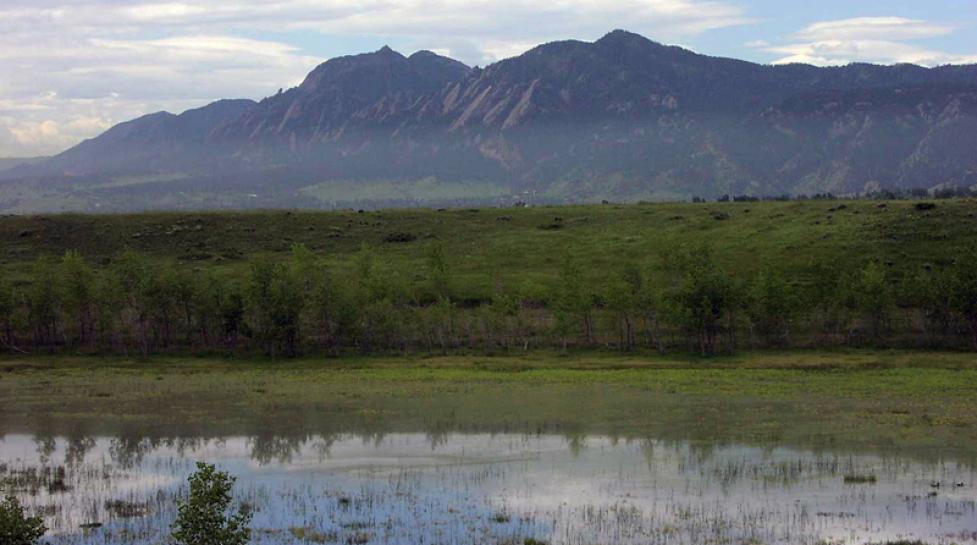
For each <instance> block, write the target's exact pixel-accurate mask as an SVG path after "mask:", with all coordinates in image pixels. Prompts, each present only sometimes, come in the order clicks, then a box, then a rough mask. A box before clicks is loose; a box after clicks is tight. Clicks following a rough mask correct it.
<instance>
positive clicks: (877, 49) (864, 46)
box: [749, 17, 977, 66]
mask: <svg viewBox="0 0 977 545" xmlns="http://www.w3.org/2000/svg"><path fill="white" fill-rule="evenodd" d="M954 30H955V29H954V27H953V26H950V25H943V24H937V23H932V22H929V21H923V20H919V19H905V18H901V17H860V18H854V19H843V20H838V21H822V22H819V23H814V24H812V25H809V26H807V27H805V28H804V29H802V30H801V31H799V32H797V33H796V34H794V36H793V37H792V38H793V40H792V43H788V44H783V45H771V44H767V43H761V42H756V43H752V44H749V45H750V46H751V47H756V48H759V49H763V50H765V51H769V52H772V53H776V54H778V55H780V57H779V58H777V60H776V61H774V62H775V64H787V63H806V64H815V65H821V66H829V65H844V64H849V63H852V62H873V63H881V64H893V63H912V64H919V65H922V66H937V65H942V64H965V63H975V62H977V55H955V54H951V53H947V52H944V51H938V50H934V49H930V48H927V47H925V46H922V45H918V44H917V43H913V42H914V41H918V40H923V39H927V38H935V37H939V36H945V35H947V34H950V33H952V32H953V31H954Z"/></svg>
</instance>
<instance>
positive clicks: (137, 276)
mask: <svg viewBox="0 0 977 545" xmlns="http://www.w3.org/2000/svg"><path fill="white" fill-rule="evenodd" d="M152 271H153V268H152V266H151V265H150V263H149V261H148V260H147V259H146V256H144V255H142V254H140V253H139V252H136V251H134V250H131V249H127V250H125V251H124V252H122V254H121V255H119V256H118V257H117V258H116V259H115V260H114V261H113V262H112V267H111V270H110V275H111V277H112V280H113V281H114V282H113V284H114V285H113V286H112V287H113V288H114V290H115V291H116V293H117V295H115V296H113V297H112V299H116V300H118V302H119V307H118V309H117V310H116V312H117V313H118V318H119V320H118V321H119V324H118V325H119V326H120V327H121V328H122V331H125V330H126V329H129V330H130V331H132V330H133V329H134V331H132V333H133V334H132V335H130V337H134V338H135V339H136V340H137V341H138V343H139V349H140V351H141V352H142V353H143V355H147V354H149V348H150V346H149V344H150V343H149V339H150V323H149V318H150V317H149V314H150V312H152V309H151V308H150V306H149V305H148V302H147V297H146V293H147V291H148V290H149V286H150V284H151V278H150V277H151V274H152ZM105 295H108V294H105Z"/></svg>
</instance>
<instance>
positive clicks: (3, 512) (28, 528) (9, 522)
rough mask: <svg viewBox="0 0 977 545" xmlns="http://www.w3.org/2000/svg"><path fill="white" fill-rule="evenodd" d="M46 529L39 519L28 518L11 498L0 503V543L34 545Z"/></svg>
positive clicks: (13, 498)
mask: <svg viewBox="0 0 977 545" xmlns="http://www.w3.org/2000/svg"><path fill="white" fill-rule="evenodd" d="M46 531H47V528H45V527H44V522H43V521H42V520H41V519H40V517H28V516H26V515H25V514H24V508H23V507H21V505H20V502H18V501H17V498H15V497H13V496H7V498H6V499H5V500H3V502H0V543H3V544H4V545H34V544H35V543H37V540H38V539H40V538H41V536H43V535H44V532H46Z"/></svg>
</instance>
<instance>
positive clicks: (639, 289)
mask: <svg viewBox="0 0 977 545" xmlns="http://www.w3.org/2000/svg"><path fill="white" fill-rule="evenodd" d="M651 306H652V304H651V302H650V301H649V300H648V297H647V293H646V287H645V279H644V275H643V274H642V272H641V269H640V268H639V267H638V266H637V265H636V264H635V263H631V262H629V263H627V264H626V265H625V266H624V268H623V269H622V270H621V272H620V274H619V275H618V276H617V277H616V278H613V279H612V280H611V281H610V282H609V284H608V291H607V308H608V310H609V311H610V316H611V319H612V320H613V321H614V324H615V329H617V331H618V334H619V346H620V348H621V350H631V349H633V348H634V347H635V344H636V341H635V338H636V335H637V331H638V323H639V321H640V319H641V316H642V315H643V314H644V313H646V312H649V307H651Z"/></svg>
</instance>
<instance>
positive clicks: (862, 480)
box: [844, 475, 878, 484]
mask: <svg viewBox="0 0 977 545" xmlns="http://www.w3.org/2000/svg"><path fill="white" fill-rule="evenodd" d="M844 480H845V484H875V483H876V482H878V479H877V478H876V476H875V475H845V477H844Z"/></svg>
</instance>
